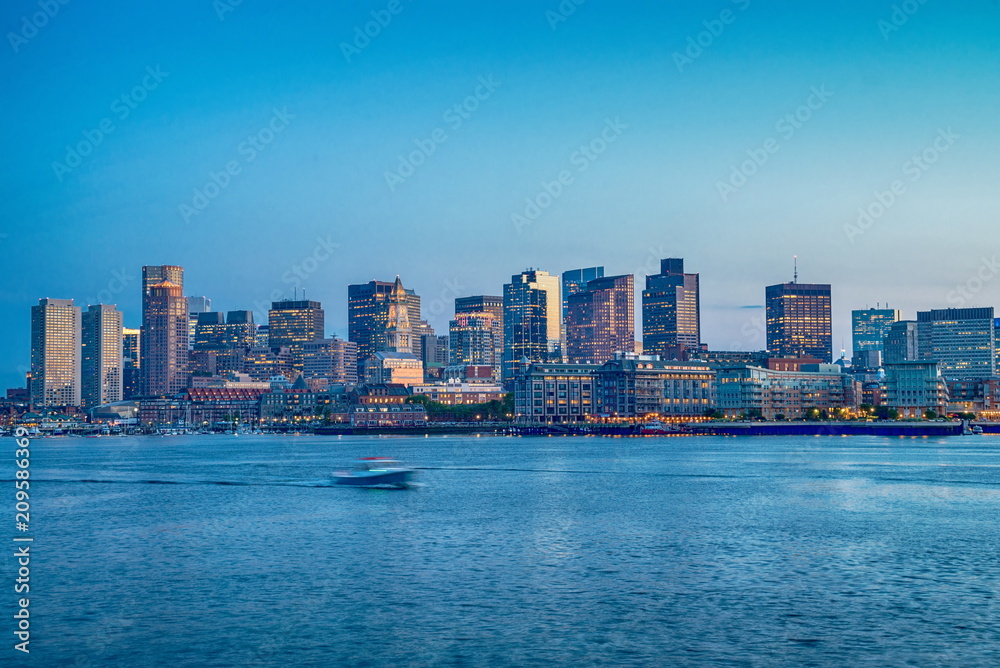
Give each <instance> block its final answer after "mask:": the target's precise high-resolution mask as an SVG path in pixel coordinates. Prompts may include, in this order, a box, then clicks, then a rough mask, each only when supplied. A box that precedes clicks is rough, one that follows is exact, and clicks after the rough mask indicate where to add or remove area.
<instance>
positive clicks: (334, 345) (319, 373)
mask: <svg viewBox="0 0 1000 668" xmlns="http://www.w3.org/2000/svg"><path fill="white" fill-rule="evenodd" d="M303 376H305V378H306V379H307V380H313V381H319V385H320V386H321V387H329V386H330V385H356V384H357V382H358V346H357V344H356V343H354V342H353V341H344V340H343V339H338V338H332V339H317V340H316V341H310V342H309V343H307V344H306V345H305V367H304V371H303Z"/></svg>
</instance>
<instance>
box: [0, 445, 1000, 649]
mask: <svg viewBox="0 0 1000 668" xmlns="http://www.w3.org/2000/svg"><path fill="white" fill-rule="evenodd" d="M997 445H1000V440H998V441H994V440H991V439H990V438H988V437H985V438H983V437H980V438H975V439H973V438H951V439H880V438H876V437H851V438H811V437H801V438H797V437H784V438H770V439H769V438H759V439H755V438H751V439H744V438H712V437H699V438H665V439H627V438H618V439H600V438H461V437H450V438H423V437H420V438H378V439H367V438H363V437H339V438H323V437H311V436H298V437H295V438H291V437H277V436H251V437H247V438H240V439H232V438H229V439H227V438H224V437H175V438H170V439H151V438H122V439H69V438H66V439H45V440H39V441H35V442H34V444H33V447H32V450H33V458H32V476H33V481H32V482H33V485H32V492H33V498H32V502H33V507H32V519H33V525H34V528H35V529H36V530H37V531H36V534H35V535H36V543H35V544H34V546H33V549H35V550H37V555H38V556H37V557H36V558H35V560H33V562H32V566H33V569H32V577H33V582H32V592H31V594H32V596H33V597H34V600H33V602H32V605H33V612H32V614H33V620H34V621H33V627H32V628H33V630H34V631H36V633H37V635H33V638H32V640H33V641H35V640H37V649H35V648H36V645H35V643H34V642H33V645H32V647H33V652H32V656H31V658H32V663H31V665H45V666H47V665H95V666H96V665H101V666H104V665H108V666H140V665H141V666H160V665H162V666H188V665H190V666H203V665H216V666H226V665H237V666H246V665H291V666H295V665H315V666H363V665H367V666H381V665H407V666H437V665H455V666H523V665H574V666H576V665H614V666H620V665H636V666H639V665H642V666H647V665H657V666H659V665H692V666H698V665H705V666H715V665H787V666H800V665H830V666H844V665H858V664H867V665H879V666H882V665H962V666H993V665H997V663H998V656H1000V624H998V622H997V619H998V618H1000V617H998V614H997V613H998V612H1000V611H998V609H997V600H998V599H997V596H998V593H1000V592H998V580H1000V556H998V550H997V549H996V547H995V546H996V541H995V530H996V518H997V517H998V516H1000V498H998V494H1000V471H998V467H1000V456H998V455H997V447H996V446H997ZM373 455H382V456H395V457H399V458H400V459H402V460H404V461H407V462H409V463H411V464H413V465H415V466H417V467H420V469H421V470H420V471H419V478H418V480H419V483H420V485H419V486H417V487H416V488H415V489H412V490H405V491H383V490H362V489H342V488H337V487H333V486H332V485H331V482H330V474H331V472H332V471H333V470H335V469H338V468H342V467H343V466H344V465H346V464H348V463H349V462H350V461H351V460H353V459H354V458H356V457H359V456H373ZM0 467H2V471H0V477H3V478H4V479H8V480H9V479H11V478H12V477H13V469H12V468H11V462H10V461H8V460H4V461H3V462H2V464H0ZM5 564H6V566H7V572H10V568H9V567H10V566H11V565H12V564H11V563H10V559H9V557H8V558H7V561H6V562H5ZM2 651H3V652H4V654H3V655H2V657H3V659H4V661H5V662H8V659H9V663H11V665H18V664H17V662H18V661H21V657H17V656H14V652H13V651H12V650H11V649H10V648H9V647H7V648H5V649H4V650H2ZM23 665H28V664H23Z"/></svg>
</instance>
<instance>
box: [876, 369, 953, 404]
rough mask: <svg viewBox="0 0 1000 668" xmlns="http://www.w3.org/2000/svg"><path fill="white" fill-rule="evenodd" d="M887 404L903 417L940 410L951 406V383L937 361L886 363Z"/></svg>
mask: <svg viewBox="0 0 1000 668" xmlns="http://www.w3.org/2000/svg"><path fill="white" fill-rule="evenodd" d="M885 390H886V391H885V405H886V406H888V407H889V408H895V409H896V410H897V411H899V416H900V417H904V418H918V417H922V416H923V414H924V412H925V411H928V410H932V411H934V412H936V413H938V414H942V413H944V412H945V410H946V408H947V406H948V385H947V383H946V382H945V379H944V377H943V376H942V375H941V368H940V366H939V365H938V364H937V363H936V362H922V361H917V362H898V363H895V364H886V365H885Z"/></svg>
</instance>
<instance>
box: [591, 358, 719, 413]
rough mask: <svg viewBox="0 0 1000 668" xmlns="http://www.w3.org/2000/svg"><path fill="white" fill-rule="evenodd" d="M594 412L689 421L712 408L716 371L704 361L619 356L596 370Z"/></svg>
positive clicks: (713, 405)
mask: <svg viewBox="0 0 1000 668" xmlns="http://www.w3.org/2000/svg"><path fill="white" fill-rule="evenodd" d="M594 379H595V397H596V411H595V412H596V413H598V414H601V415H609V416H613V417H643V416H646V415H660V416H663V417H678V418H690V417H698V416H701V415H702V414H704V412H705V411H706V410H708V409H711V408H714V407H715V371H714V370H713V369H712V368H711V367H710V366H709V365H708V364H707V363H705V362H664V361H660V360H658V359H655V358H653V357H651V356H645V355H643V356H621V355H619V356H618V358H617V359H614V360H611V361H609V362H607V363H605V364H604V365H603V366H601V367H600V368H599V369H597V370H596V372H595V374H594Z"/></svg>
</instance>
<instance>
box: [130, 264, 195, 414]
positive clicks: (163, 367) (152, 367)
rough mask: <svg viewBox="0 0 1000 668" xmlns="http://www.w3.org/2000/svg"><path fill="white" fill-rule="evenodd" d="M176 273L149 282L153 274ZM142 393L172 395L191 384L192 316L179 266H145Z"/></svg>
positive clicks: (141, 367) (141, 343)
mask: <svg viewBox="0 0 1000 668" xmlns="http://www.w3.org/2000/svg"><path fill="white" fill-rule="evenodd" d="M161 275H165V276H172V277H174V278H177V279H179V280H180V281H182V282H181V283H175V282H174V281H172V280H169V279H163V280H161V281H160V282H158V283H149V282H148V279H149V278H150V277H151V276H161ZM142 276H143V299H142V336H141V337H140V339H139V342H140V345H141V347H142V354H141V355H140V359H141V362H140V376H141V378H142V383H141V393H142V394H143V395H146V396H168V395H173V394H176V393H178V392H181V391H182V390H184V389H185V388H186V387H187V384H188V336H189V335H190V318H189V316H188V305H187V297H185V296H184V285H183V280H184V270H183V269H181V268H180V267H175V266H162V267H143V268H142Z"/></svg>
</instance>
